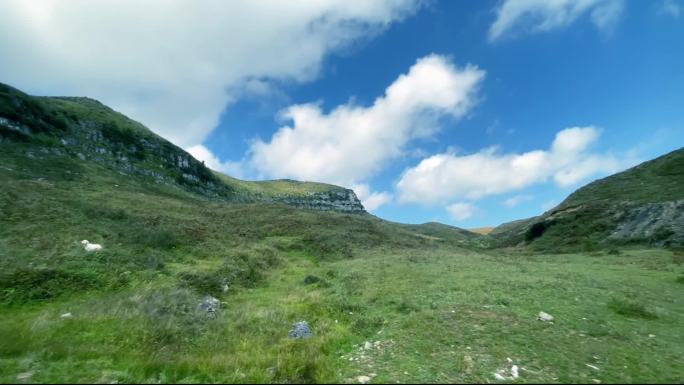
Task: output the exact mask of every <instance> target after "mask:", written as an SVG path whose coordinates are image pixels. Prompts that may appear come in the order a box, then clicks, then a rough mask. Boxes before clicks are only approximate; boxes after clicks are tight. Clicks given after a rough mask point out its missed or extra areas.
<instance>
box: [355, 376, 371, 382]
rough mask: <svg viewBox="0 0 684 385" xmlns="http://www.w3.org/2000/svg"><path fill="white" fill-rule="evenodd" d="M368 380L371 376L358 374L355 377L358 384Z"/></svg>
mask: <svg viewBox="0 0 684 385" xmlns="http://www.w3.org/2000/svg"><path fill="white" fill-rule="evenodd" d="M370 380H371V378H370V377H368V376H358V377H356V381H358V382H359V384H367V383H369V382H370Z"/></svg>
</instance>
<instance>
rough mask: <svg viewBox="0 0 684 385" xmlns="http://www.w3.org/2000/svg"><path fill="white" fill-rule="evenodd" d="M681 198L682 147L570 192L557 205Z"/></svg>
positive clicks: (683, 193)
mask: <svg viewBox="0 0 684 385" xmlns="http://www.w3.org/2000/svg"><path fill="white" fill-rule="evenodd" d="M679 199H684V148H681V149H679V150H677V151H673V152H671V153H669V154H666V155H663V156H661V157H658V158H656V159H653V160H650V161H648V162H644V163H641V164H640V165H638V166H636V167H633V168H631V169H629V170H626V171H623V172H620V173H617V174H615V175H611V176H609V177H607V178H603V179H600V180H597V181H595V182H592V183H590V184H588V185H586V186H584V187H582V188H581V189H579V190H577V191H575V192H574V193H572V194H570V196H569V197H568V198H567V199H566V200H565V201H563V203H561V204H560V205H559V208H564V207H572V206H578V205H582V204H586V203H593V202H599V201H604V202H614V201H629V202H632V203H648V202H664V201H672V200H679Z"/></svg>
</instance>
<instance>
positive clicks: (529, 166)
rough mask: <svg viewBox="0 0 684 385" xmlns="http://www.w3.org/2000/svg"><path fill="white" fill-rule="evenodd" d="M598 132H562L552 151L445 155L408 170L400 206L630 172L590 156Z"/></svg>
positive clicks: (402, 180)
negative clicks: (617, 172) (550, 180)
mask: <svg viewBox="0 0 684 385" xmlns="http://www.w3.org/2000/svg"><path fill="white" fill-rule="evenodd" d="M598 136H599V131H598V129H596V128H595V127H592V126H590V127H573V128H568V129H565V130H563V131H560V132H559V133H558V134H557V135H556V138H555V140H554V141H553V143H552V145H551V149H550V150H534V151H529V152H525V153H522V154H516V153H511V154H501V153H499V152H498V150H497V149H496V148H487V149H484V150H482V151H480V152H477V153H474V154H470V155H457V154H455V153H451V152H448V153H442V154H437V155H433V156H431V157H428V158H426V159H423V160H422V161H421V162H420V163H419V164H418V165H417V166H415V167H412V168H409V169H408V170H406V171H405V172H404V173H403V174H402V176H401V178H400V180H399V182H398V183H397V185H396V188H397V193H398V200H399V201H400V202H417V203H426V204H429V203H439V202H448V201H453V200H456V199H462V198H467V199H479V198H482V197H484V196H488V195H495V194H501V193H506V192H510V191H516V190H520V189H523V188H525V187H528V186H530V185H532V184H535V183H540V182H544V181H546V180H548V179H549V178H553V179H554V180H555V182H556V184H558V185H559V186H569V185H572V184H575V183H577V182H579V181H581V180H583V179H585V178H587V177H589V176H592V175H596V174H599V173H612V172H616V171H618V170H620V169H621V168H623V167H625V166H626V163H625V162H620V161H618V160H617V159H616V158H614V157H613V156H611V155H606V154H594V153H591V152H589V148H590V145H591V144H592V143H593V142H594V141H595V140H596V139H597V138H598Z"/></svg>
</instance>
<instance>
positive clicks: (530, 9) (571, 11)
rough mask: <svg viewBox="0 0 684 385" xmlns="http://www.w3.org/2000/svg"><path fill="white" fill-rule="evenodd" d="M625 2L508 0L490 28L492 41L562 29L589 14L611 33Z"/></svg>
mask: <svg viewBox="0 0 684 385" xmlns="http://www.w3.org/2000/svg"><path fill="white" fill-rule="evenodd" d="M623 6H624V4H623V0H505V1H503V2H502V3H501V5H500V6H499V8H498V9H497V15H496V20H495V21H494V23H493V24H492V25H491V27H490V28H489V38H490V40H497V39H500V38H502V37H503V36H504V35H506V34H508V33H511V32H513V33H536V32H545V31H550V30H553V29H557V28H561V27H565V26H568V25H570V24H572V23H573V22H574V21H575V20H577V19H578V18H579V17H581V16H582V15H585V14H589V16H590V17H591V20H592V22H593V23H594V25H595V26H596V27H597V28H599V29H600V30H602V31H610V30H611V29H612V28H613V26H614V25H615V23H616V22H617V21H618V20H619V18H620V15H621V14H622V10H623Z"/></svg>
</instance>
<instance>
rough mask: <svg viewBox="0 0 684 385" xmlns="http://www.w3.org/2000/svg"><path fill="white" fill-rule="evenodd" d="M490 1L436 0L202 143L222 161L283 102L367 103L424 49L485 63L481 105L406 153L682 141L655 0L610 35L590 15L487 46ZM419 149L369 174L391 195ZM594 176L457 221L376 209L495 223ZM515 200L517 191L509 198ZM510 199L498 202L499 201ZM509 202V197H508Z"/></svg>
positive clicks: (626, 153) (665, 146)
mask: <svg viewBox="0 0 684 385" xmlns="http://www.w3.org/2000/svg"><path fill="white" fill-rule="evenodd" d="M496 6H497V2H491V1H490V2H462V1H456V2H436V3H432V4H430V5H429V6H428V7H426V8H424V9H422V10H421V11H419V12H418V13H417V14H416V15H415V16H413V17H410V18H408V19H407V20H405V21H403V22H401V23H397V24H395V25H393V26H392V27H391V28H389V29H388V30H387V31H385V32H384V33H382V35H380V36H378V37H376V38H375V39H373V40H371V41H369V42H364V43H361V44H358V45H355V46H354V47H352V48H350V49H348V50H346V51H345V52H343V53H342V54H337V55H331V56H329V57H328V58H327V59H326V61H325V64H324V66H323V68H324V70H323V72H322V74H321V77H320V78H319V79H318V80H316V81H314V82H312V83H309V84H305V85H299V84H297V85H293V86H288V85H279V87H280V88H279V91H280V92H282V94H279V95H277V96H274V97H273V98H269V99H268V100H266V101H264V100H262V99H258V98H255V99H252V100H245V101H243V102H240V103H237V104H235V105H232V106H230V107H229V108H228V109H227V110H226V112H225V114H224V115H223V118H222V119H221V124H220V126H219V128H218V129H217V130H216V131H214V132H213V134H212V135H211V136H209V138H208V139H207V140H206V142H205V145H206V146H207V147H208V148H210V149H211V150H212V151H213V152H214V153H215V154H217V155H218V156H219V157H220V158H221V159H227V160H234V161H239V160H241V159H242V157H243V156H244V154H245V153H246V152H247V151H249V146H250V142H251V140H252V139H253V138H254V136H260V137H261V138H265V139H267V138H268V137H269V136H270V135H272V134H273V132H274V130H276V129H277V128H278V127H279V124H278V123H277V121H276V120H274V117H275V116H277V114H278V111H279V110H281V109H282V108H285V107H287V106H288V105H291V104H298V103H308V102H312V101H318V102H320V103H321V104H322V108H323V109H324V110H325V111H329V110H330V109H333V108H335V107H336V106H338V105H340V104H344V103H346V102H347V101H348V100H349V99H352V98H353V99H355V101H356V103H358V104H360V105H364V106H366V105H369V104H371V103H372V102H373V100H374V99H375V98H376V97H378V96H380V95H382V93H383V92H384V89H385V88H386V87H387V86H388V85H389V84H391V83H392V81H393V80H394V79H395V78H396V77H397V76H399V75H400V74H402V73H405V72H406V70H407V69H408V68H409V67H411V65H413V64H414V62H415V60H416V58H420V57H423V56H426V55H429V54H431V53H437V54H440V55H447V56H448V57H450V58H452V60H453V61H454V62H455V63H457V65H465V64H468V63H472V64H475V65H477V66H478V67H480V68H482V69H484V70H486V71H487V78H486V79H485V80H484V82H483V84H482V87H481V90H480V99H481V100H480V101H479V102H478V104H477V105H476V106H475V107H474V108H473V109H472V110H471V111H470V112H469V114H468V116H466V117H464V118H462V119H459V120H454V119H446V120H444V121H443V122H441V129H440V131H439V133H438V134H436V135H434V137H432V138H429V139H425V140H416V141H412V142H410V143H409V144H408V145H407V148H408V149H421V150H423V151H424V152H425V153H427V154H434V153H440V152H444V151H447V149H449V148H455V149H456V150H457V151H458V152H462V153H466V154H467V153H473V152H478V151H480V150H481V149H482V148H485V147H489V146H499V149H500V151H502V152H526V151H531V150H536V149H546V148H548V147H549V145H550V144H551V142H552V141H553V139H554V136H555V134H556V133H557V132H558V131H561V130H562V129H564V128H567V127H574V126H590V125H594V126H597V127H599V128H600V131H601V136H600V137H599V139H598V140H597V141H596V142H595V144H594V149H595V150H596V151H597V152H606V153H613V154H614V155H615V156H616V157H617V158H618V159H620V160H624V161H625V166H629V165H632V164H633V163H634V162H635V161H639V160H645V159H649V158H652V157H655V156H658V155H661V154H664V153H666V152H668V151H671V150H674V149H676V148H679V147H681V146H682V144H684V108H683V105H682V100H684V71H682V68H684V21H683V20H680V19H679V18H675V17H673V16H671V15H667V14H663V13H662V12H661V11H660V9H659V8H658V4H657V3H656V2H653V3H651V2H632V3H629V4H626V9H624V10H623V14H622V15H621V17H620V20H619V21H618V22H617V25H615V26H614V30H612V31H602V30H598V29H597V28H596V26H595V25H593V24H592V22H591V20H589V18H588V17H580V18H578V20H577V21H576V22H574V23H572V24H571V25H569V26H567V27H564V28H558V29H556V30H552V31H548V32H544V33H535V34H527V35H523V36H514V37H511V38H508V39H505V40H501V41H495V42H490V41H489V40H488V34H487V32H488V29H489V27H490V25H491V23H492V21H493V19H494V17H495V15H494V12H493V10H494V9H496ZM419 160H420V158H419V157H402V158H400V159H397V160H395V161H393V162H392V163H391V164H390V165H388V166H387V167H385V168H384V169H383V170H382V172H379V173H378V174H377V175H376V176H374V177H373V178H372V179H371V180H370V184H371V185H372V187H373V189H375V190H385V191H393V190H394V184H395V183H396V182H397V180H398V178H399V177H400V175H401V173H402V172H403V171H404V170H405V169H406V168H409V167H412V166H414V165H415V164H417V163H418V161H419ZM606 174H608V173H607V172H601V171H599V172H597V173H596V174H593V175H588V176H587V177H585V178H582V179H580V180H579V181H578V182H577V183H572V184H571V185H569V186H562V187H561V186H558V185H556V184H555V183H553V181H550V180H549V181H543V182H539V183H534V184H532V185H531V186H529V187H527V188H523V189H520V190H513V191H510V192H504V193H501V194H494V195H492V196H487V197H485V198H483V199H479V200H472V201H471V200H466V201H467V202H470V203H472V204H473V205H474V206H475V207H476V208H475V212H474V213H473V214H472V216H471V217H469V218H466V219H464V220H456V219H454V218H452V217H451V216H450V215H449V213H448V212H447V211H446V210H444V206H443V205H439V204H437V205H420V204H416V203H409V204H398V203H388V204H385V205H382V206H381V207H379V208H378V209H376V211H375V214H376V215H378V216H380V217H383V218H387V219H391V220H396V221H400V222H412V223H417V222H425V221H432V220H436V221H440V222H444V223H450V224H455V225H458V226H465V227H477V226H487V225H496V224H499V223H502V222H505V221H509V220H513V219H519V218H524V217H529V216H533V215H538V214H540V213H541V212H543V211H544V209H545V208H548V207H549V206H550V205H552V204H554V203H560V201H562V200H563V199H564V198H565V197H566V196H567V195H568V194H569V193H570V192H572V191H574V190H575V189H576V188H577V187H579V186H581V185H583V184H585V183H586V182H588V181H590V180H592V179H596V178H598V177H601V176H604V175H606ZM515 197H518V199H515ZM511 198H514V199H513V200H510V201H509V202H508V203H509V204H508V205H506V204H505V202H506V201H507V200H508V199H511ZM516 201H517V202H519V203H518V204H516V205H513V203H516Z"/></svg>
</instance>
